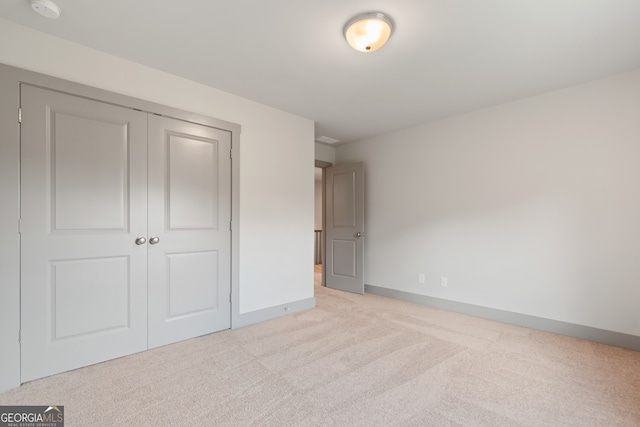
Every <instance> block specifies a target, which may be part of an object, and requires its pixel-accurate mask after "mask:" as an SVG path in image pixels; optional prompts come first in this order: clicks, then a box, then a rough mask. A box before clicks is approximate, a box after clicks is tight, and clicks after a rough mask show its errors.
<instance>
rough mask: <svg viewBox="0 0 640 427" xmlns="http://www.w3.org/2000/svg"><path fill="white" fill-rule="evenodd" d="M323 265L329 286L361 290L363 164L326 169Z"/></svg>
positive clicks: (360, 292)
mask: <svg viewBox="0 0 640 427" xmlns="http://www.w3.org/2000/svg"><path fill="white" fill-rule="evenodd" d="M325 214H326V224H325V225H326V249H325V250H326V260H325V262H326V265H325V270H326V272H325V278H326V285H327V287H329V288H334V289H339V290H343V291H349V292H355V293H359V294H363V293H364V165H363V163H361V162H360V163H350V164H344V165H336V166H333V167H329V168H327V169H326V211H325Z"/></svg>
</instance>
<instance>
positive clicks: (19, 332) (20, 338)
mask: <svg viewBox="0 0 640 427" xmlns="http://www.w3.org/2000/svg"><path fill="white" fill-rule="evenodd" d="M18 344H22V329H18Z"/></svg>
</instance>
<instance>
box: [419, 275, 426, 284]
mask: <svg viewBox="0 0 640 427" xmlns="http://www.w3.org/2000/svg"><path fill="white" fill-rule="evenodd" d="M418 283H420V284H422V285H424V283H425V277H424V273H418Z"/></svg>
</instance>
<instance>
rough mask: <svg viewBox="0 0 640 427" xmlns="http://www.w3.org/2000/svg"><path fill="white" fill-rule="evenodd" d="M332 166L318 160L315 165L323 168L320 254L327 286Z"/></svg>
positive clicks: (322, 283)
mask: <svg viewBox="0 0 640 427" xmlns="http://www.w3.org/2000/svg"><path fill="white" fill-rule="evenodd" d="M331 166H333V163H331V162H325V161H322V160H316V164H315V167H316V168H320V169H322V234H321V235H320V246H321V247H320V255H321V256H322V279H321V285H322V286H327V279H326V277H325V271H326V270H325V262H326V261H325V260H326V259H327V245H326V242H327V240H326V236H327V233H326V229H327V168H329V167H331Z"/></svg>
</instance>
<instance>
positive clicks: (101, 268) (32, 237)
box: [21, 85, 148, 382]
mask: <svg viewBox="0 0 640 427" xmlns="http://www.w3.org/2000/svg"><path fill="white" fill-rule="evenodd" d="M21 104H22V125H21V126H22V127H21V132H22V137H21V144H22V152H21V157H22V158H21V186H22V190H21V191H22V192H21V211H22V215H21V216H22V218H21V242H22V243H21V257H22V267H21V269H22V270H21V274H22V285H21V286H22V287H21V293H22V294H21V317H22V321H21V322H22V326H21V328H22V331H21V334H22V370H21V372H22V381H23V382H24V381H29V380H32V379H35V378H40V377H44V376H47V375H51V374H55V373H58V372H63V371H67V370H70V369H74V368H78V367H80V366H86V365H90V364H93V363H97V362H101V361H104V360H108V359H113V358H116V357H120V356H123V355H126V354H131V353H134V352H137V351H141V350H144V349H146V348H147V246H148V245H147V244H146V243H142V241H141V240H138V243H139V244H136V239H137V238H138V237H144V238H146V237H147V115H146V114H145V113H141V112H137V111H133V110H130V109H125V108H121V107H117V106H113V105H109V104H104V103H101V102H96V101H91V100H87V99H83V98H79V97H75V96H70V95H65V94H62V93H58V92H54V91H49V90H44V89H40V88H36V87H32V86H28V85H22V87H21Z"/></svg>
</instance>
